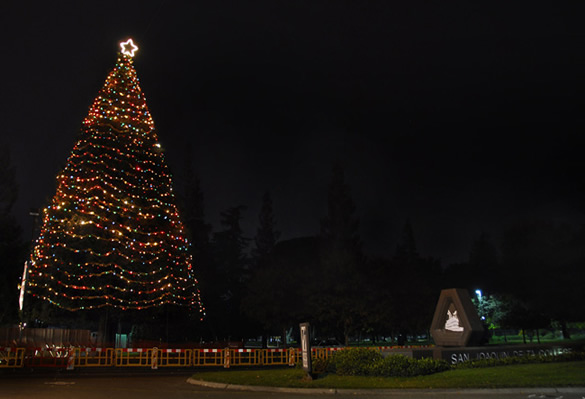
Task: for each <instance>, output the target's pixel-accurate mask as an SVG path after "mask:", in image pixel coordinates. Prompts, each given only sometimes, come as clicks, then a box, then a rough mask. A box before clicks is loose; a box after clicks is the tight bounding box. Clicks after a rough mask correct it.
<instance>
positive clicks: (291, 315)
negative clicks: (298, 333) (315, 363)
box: [242, 237, 321, 344]
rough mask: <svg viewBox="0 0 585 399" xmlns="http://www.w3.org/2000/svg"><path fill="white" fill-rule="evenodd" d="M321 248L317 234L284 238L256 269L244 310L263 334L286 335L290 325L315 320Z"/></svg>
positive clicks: (295, 325) (243, 305)
mask: <svg viewBox="0 0 585 399" xmlns="http://www.w3.org/2000/svg"><path fill="white" fill-rule="evenodd" d="M319 251H320V242H319V239H318V238H315V237H301V238H295V239H292V240H286V241H281V242H279V243H277V244H276V245H275V246H274V248H273V250H272V251H271V252H270V254H269V255H268V256H267V258H266V259H265V262H262V263H261V264H259V266H258V267H257V268H255V269H254V271H253V277H252V279H251V280H250V282H249V283H248V290H247V295H246V297H245V298H244V301H243V303H242V311H243V312H244V313H245V314H247V315H248V316H249V317H250V318H252V319H253V320H255V321H256V322H257V323H259V324H260V325H261V326H262V328H263V330H264V333H273V334H282V336H283V337H286V333H285V332H284V331H285V330H287V329H288V328H290V327H295V328H296V327H298V324H299V322H301V321H310V322H313V321H314V320H315V316H314V310H315V309H314V306H313V303H312V300H313V298H314V295H315V293H317V292H319V291H320V285H321V284H320V281H319V280H318V278H317V271H318V269H319V266H320V265H319V262H320V259H319ZM285 344H286V343H285Z"/></svg>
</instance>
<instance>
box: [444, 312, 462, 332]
mask: <svg viewBox="0 0 585 399" xmlns="http://www.w3.org/2000/svg"><path fill="white" fill-rule="evenodd" d="M445 330H448V331H455V332H461V331H463V327H461V326H460V325H459V317H457V311H456V310H454V311H453V313H451V311H450V310H447V321H446V322H445Z"/></svg>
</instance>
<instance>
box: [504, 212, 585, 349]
mask: <svg viewBox="0 0 585 399" xmlns="http://www.w3.org/2000/svg"><path fill="white" fill-rule="evenodd" d="M584 246H585V235H584V234H583V230H582V229H581V230H577V229H575V228H574V227H572V226H570V225H567V224H558V223H553V222H547V221H525V222H521V223H518V224H516V225H515V226H513V227H512V228H510V229H508V230H507V231H506V232H505V234H504V239H503V246H502V267H501V273H500V279H499V281H498V287H499V289H500V291H501V292H503V293H507V294H512V295H514V296H515V297H516V298H518V300H519V303H521V304H522V306H523V307H524V308H525V309H526V310H527V311H528V312H530V314H532V315H534V317H533V318H534V319H535V320H540V322H541V323H542V325H541V327H545V326H547V325H548V324H549V323H548V322H545V321H544V318H543V317H542V316H541V315H546V316H547V317H548V319H549V321H550V320H555V321H557V322H559V323H560V324H561V326H562V329H563V334H564V336H565V338H569V333H568V330H567V328H566V323H567V322H570V321H578V320H580V319H582V318H583V317H584V316H585V312H584V311H583V307H582V306H576V304H581V303H583V302H584V301H585V294H584V293H583V286H584V284H585V270H584V268H583V266H582V265H583V262H585V250H584Z"/></svg>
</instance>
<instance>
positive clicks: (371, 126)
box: [0, 0, 585, 263]
mask: <svg viewBox="0 0 585 399" xmlns="http://www.w3.org/2000/svg"><path fill="white" fill-rule="evenodd" d="M5 3H6V2H5ZM5 3H3V5H2V6H0V32H1V33H2V36H1V37H2V44H3V46H2V47H3V53H4V56H3V57H2V62H1V63H0V68H1V72H2V83H1V91H0V98H1V101H2V104H1V106H0V115H1V117H2V118H1V120H2V124H1V127H0V129H1V139H0V140H1V142H2V144H5V145H9V148H10V150H11V155H12V162H13V164H14V166H15V168H16V173H17V178H18V183H19V186H20V191H19V200H18V204H17V205H16V207H15V213H16V216H17V217H18V218H19V220H21V221H22V223H23V227H24V228H25V234H26V235H28V234H29V233H28V232H29V231H30V220H29V219H30V217H29V216H28V210H29V208H30V207H42V206H46V205H47V203H48V200H49V199H50V198H51V197H52V195H53V194H54V191H55V176H56V174H57V173H58V171H59V170H60V168H62V167H63V166H64V165H65V162H66V159H67V156H68V155H69V153H70V151H71V149H72V148H73V145H74V143H75V137H76V134H77V132H78V130H79V128H80V126H81V121H82V119H83V118H84V117H85V115H86V114H87V111H88V108H89V106H90V104H91V102H92V100H93V99H94V98H95V96H96V94H97V92H98V90H99V89H100V87H101V86H102V84H103V83H104V80H105V78H106V75H107V73H108V72H109V71H110V70H111V69H112V68H113V66H114V65H115V61H116V53H117V51H118V43H119V42H120V41H121V40H123V39H126V38H127V37H132V38H134V40H135V42H136V43H137V44H138V46H139V47H140V50H139V52H138V53H137V55H136V57H135V67H136V69H137V72H138V76H139V78H140V81H141V87H142V89H143V91H144V93H145V95H146V98H147V102H148V105H149V108H150V111H151V113H152V115H153V117H154V121H155V125H156V127H157V130H158V133H159V136H160V139H161V142H162V143H163V145H164V147H165V148H166V154H167V161H168V163H169V164H170V166H171V169H172V171H173V173H174V175H175V176H177V177H178V175H180V174H181V168H182V165H184V164H185V162H186V159H187V158H191V159H192V161H193V165H194V167H195V169H196V171H197V173H198V174H199V176H200V178H201V180H202V185H203V190H204V193H205V198H206V213H207V217H208V219H209V221H210V222H212V223H213V224H214V227H215V228H216V229H217V228H218V219H219V213H220V212H221V211H223V210H225V209H227V208H228V207H231V206H237V205H246V206H247V207H248V210H247V211H246V212H245V214H244V217H245V219H244V228H245V230H246V233H247V234H248V236H250V237H252V236H253V235H254V234H255V228H256V220H257V215H258V210H259V207H260V203H261V197H262V194H263V193H264V192H265V191H266V190H270V191H271V193H272V195H273V200H274V209H275V213H276V219H277V223H278V228H279V229H280V230H281V231H282V238H284V239H286V238H292V237H296V236H301V235H311V234H314V233H317V232H318V231H319V220H320V218H321V217H323V216H324V215H325V212H326V195H327V185H328V183H329V179H330V171H331V166H332V164H333V162H334V161H340V162H341V163H342V164H343V165H344V167H345V169H346V180H347V182H348V183H349V185H350V186H351V189H352V195H353V198H354V200H355V203H356V206H357V212H358V213H357V216H358V217H359V219H360V222H361V235H362V238H363V240H364V241H365V249H366V251H367V252H368V253H369V254H370V255H372V256H375V255H388V254H391V253H392V252H393V251H394V248H395V245H396V240H397V238H398V236H399V232H400V230H401V228H402V226H403V225H404V223H405V221H406V220H407V219H410V221H411V223H412V225H413V228H414V232H415V237H416V239H417V243H418V247H419V251H420V252H421V254H422V255H424V256H434V257H438V258H441V259H442V260H443V263H449V262H456V261H463V260H465V259H466V258H467V256H468V252H469V249H470V247H471V243H472V241H473V240H474V239H476V238H477V237H478V236H479V234H480V233H481V232H482V231H485V232H488V233H490V234H491V235H492V236H493V237H495V238H496V239H497V238H498V237H499V235H500V234H501V232H502V231H503V229H505V228H506V226H509V225H510V224H511V223H514V222H515V221H518V220H521V219H523V218H541V219H548V220H550V219H554V220H557V221H562V222H570V223H579V224H580V223H581V222H582V221H583V220H584V219H585V218H584V217H583V216H584V214H583V211H584V210H585V180H584V178H583V176H584V171H585V168H584V166H585V165H584V164H585V162H584V159H585V154H584V147H583V142H584V140H583V139H582V137H583V134H584V133H585V116H584V115H585V114H584V110H583V104H584V102H583V100H582V99H583V96H584V94H585V73H584V71H585V24H583V15H585V14H584V13H583V11H584V10H583V9H582V8H579V7H578V6H571V5H567V4H560V3H565V2H549V3H548V5H542V3H540V2H527V1H521V2H501V4H500V3H494V2H487V1H465V2H418V1H403V2H398V1H382V0H380V1H366V0H355V1H342V0H330V1H320V0H312V1H300V0H290V1H278V0H266V1H244V0H240V1H229V2H228V1H221V0H213V1H206V2H200V1H185V2H179V1H115V2H113V1H99V2H81V1H71V2H59V1H55V2H45V3H44V4H42V5H40V6H39V5H34V6H33V5H32V4H29V3H30V2H14V1H12V2H10V3H12V4H9V5H6V4H5ZM17 3H18V4H17ZM443 3H448V4H443ZM506 3H507V4H506ZM509 3H514V4H509Z"/></svg>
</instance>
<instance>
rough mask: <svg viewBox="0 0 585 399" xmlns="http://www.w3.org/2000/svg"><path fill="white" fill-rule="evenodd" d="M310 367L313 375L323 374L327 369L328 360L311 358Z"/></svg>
mask: <svg viewBox="0 0 585 399" xmlns="http://www.w3.org/2000/svg"><path fill="white" fill-rule="evenodd" d="M311 365H312V369H313V374H323V373H325V372H326V371H327V369H328V368H329V359H324V358H321V357H312V358H311Z"/></svg>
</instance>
